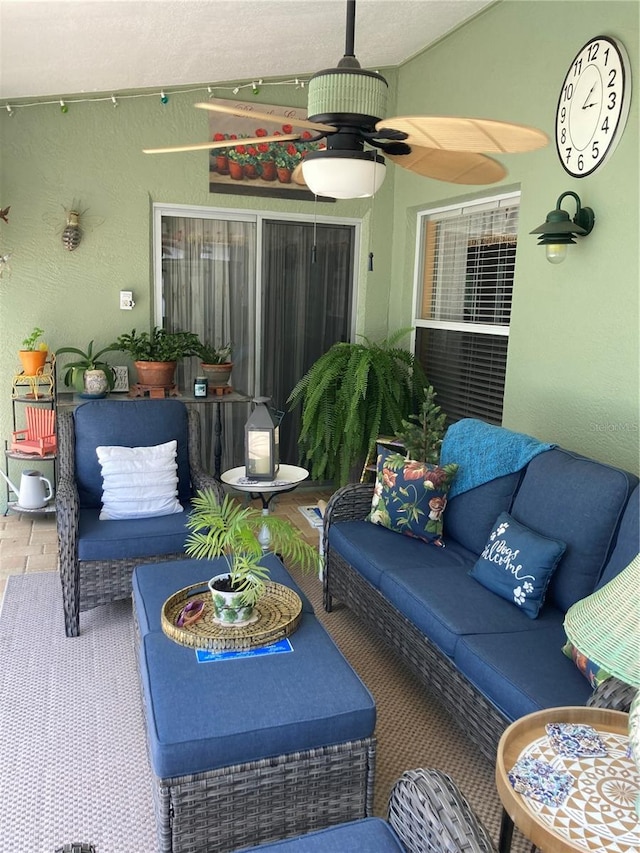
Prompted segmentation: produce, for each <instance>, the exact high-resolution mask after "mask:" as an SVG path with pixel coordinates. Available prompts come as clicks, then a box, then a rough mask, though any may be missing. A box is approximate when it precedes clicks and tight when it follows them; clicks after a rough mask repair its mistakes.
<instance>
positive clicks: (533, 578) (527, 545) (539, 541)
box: [469, 512, 567, 619]
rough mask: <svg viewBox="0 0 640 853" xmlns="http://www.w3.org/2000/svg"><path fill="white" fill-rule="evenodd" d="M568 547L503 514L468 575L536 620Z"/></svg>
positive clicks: (505, 513) (507, 514) (497, 520)
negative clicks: (554, 574) (553, 575)
mask: <svg viewBox="0 0 640 853" xmlns="http://www.w3.org/2000/svg"><path fill="white" fill-rule="evenodd" d="M566 547H567V546H566V543H565V542H561V541H560V540H559V539H551V538H549V537H548V536H542V535H541V534H540V533H536V532H535V530H531V529H530V528H528V527H525V525H524V524H520V522H519V521H516V520H515V519H514V518H512V517H511V516H510V515H509V513H507V512H502V513H500V515H499V516H498V518H497V519H496V522H495V524H494V525H493V529H492V531H491V533H490V534H489V538H488V539H487V544H486V545H485V546H484V549H483V551H482V554H481V555H480V557H479V558H478V561H477V562H476V564H475V565H474V567H473V568H472V569H471V571H470V572H469V574H470V575H471V577H472V578H475V580H477V581H478V582H479V583H481V584H482V585H483V586H484V587H486V588H487V589H489V590H491V592H494V593H496V595H499V596H501V597H502V598H505V599H506V600H507V601H510V602H511V603H512V604H514V605H515V606H516V607H519V608H520V609H521V610H522V611H523V613H525V614H526V615H527V616H528V617H529V618H530V619H535V618H536V616H537V615H538V613H539V612H540V608H541V607H542V604H543V602H544V597H545V594H546V591H547V587H548V586H549V581H550V580H551V576H552V574H553V572H554V571H555V569H556V567H557V565H558V563H559V561H560V558H561V557H562V555H563V554H564V551H565V548H566Z"/></svg>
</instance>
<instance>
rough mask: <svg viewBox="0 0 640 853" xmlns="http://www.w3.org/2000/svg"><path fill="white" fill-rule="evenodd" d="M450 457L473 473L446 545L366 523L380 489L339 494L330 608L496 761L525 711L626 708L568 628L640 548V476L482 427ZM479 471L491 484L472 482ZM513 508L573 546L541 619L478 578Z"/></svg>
mask: <svg viewBox="0 0 640 853" xmlns="http://www.w3.org/2000/svg"><path fill="white" fill-rule="evenodd" d="M382 453H384V451H382ZM445 461H448V462H453V461H456V462H458V463H459V466H460V467H459V470H458V473H457V474H456V477H455V478H454V480H453V485H452V487H451V492H450V498H449V502H448V504H447V506H446V509H445V511H444V535H443V538H442V540H441V545H440V546H438V545H437V544H434V543H433V542H425V541H422V540H420V539H418V538H415V537H414V536H410V535H405V534H403V533H399V532H396V531H395V530H391V529H387V528H386V527H384V526H381V525H379V524H373V523H371V522H370V521H369V520H366V519H367V516H368V514H369V513H370V511H371V501H372V496H373V494H374V484H371V483H359V484H355V485H348V486H345V487H343V488H341V489H339V490H338V491H337V492H336V493H335V494H334V495H333V496H332V498H331V500H330V502H329V504H328V506H327V510H326V513H325V520H324V534H323V547H324V552H325V566H324V603H325V609H326V610H327V611H330V610H331V609H332V605H333V603H334V602H335V601H337V602H341V603H342V604H344V605H346V606H347V607H349V608H350V609H351V610H352V611H353V612H354V613H355V614H357V616H358V617H360V618H361V619H362V620H363V622H365V623H366V624H368V625H369V626H371V627H372V628H373V629H374V630H375V631H376V632H377V633H378V634H380V635H381V636H382V637H383V639H384V640H385V641H386V642H387V643H388V644H389V645H390V646H391V647H392V648H393V649H394V650H395V651H396V652H397V653H398V654H399V655H400V656H401V658H402V660H403V661H404V662H405V663H406V664H407V665H408V666H409V668H410V669H411V670H412V671H413V672H414V673H415V674H417V676H418V677H419V678H420V679H421V680H422V682H423V683H424V685H425V686H426V687H427V688H428V689H429V690H430V691H432V692H433V693H435V695H436V696H437V697H438V698H439V699H440V701H441V702H442V703H443V705H444V706H445V707H446V709H447V710H448V711H449V712H450V713H451V714H452V716H453V717H454V718H455V720H456V721H457V722H458V723H459V725H460V726H461V727H462V728H463V730H464V731H465V732H466V733H467V734H468V735H469V736H470V738H471V739H472V740H473V741H474V742H475V743H476V744H477V745H478V746H479V748H480V749H481V751H482V752H483V754H484V755H486V756H487V757H488V758H489V759H490V760H492V761H493V760H495V754H496V748H497V744H498V741H499V739H500V735H501V734H502V732H503V731H504V729H505V728H506V726H507V725H508V724H509V723H510V722H511V721H513V720H515V719H517V718H519V717H521V716H523V715H525V714H528V713H531V712H533V711H537V710H540V709H542V708H547V707H555V706H563V705H584V704H587V703H589V704H591V703H594V702H595V703H597V704H607V702H609V703H610V704H611V707H616V706H617V707H619V708H620V709H622V710H626V708H625V707H624V705H625V704H626V703H627V702H628V701H630V698H629V690H625V686H623V685H621V684H620V682H616V679H608V680H605V681H604V682H603V683H602V684H600V686H599V687H598V688H597V689H596V693H595V694H594V691H593V688H592V686H591V684H590V683H589V681H588V680H587V679H586V678H585V677H584V675H583V674H582V672H580V671H579V670H578V668H577V667H576V666H575V665H574V663H573V661H572V660H571V659H569V658H568V657H567V656H566V655H565V654H563V653H562V647H563V645H564V643H565V633H564V628H563V621H564V617H565V613H566V611H567V610H568V608H569V607H570V606H571V605H572V604H574V603H575V602H576V601H578V600H580V599H582V598H584V597H585V596H587V595H589V594H590V593H591V592H593V591H594V590H595V589H596V588H599V587H600V586H602V585H603V584H604V583H606V582H607V581H609V580H611V578H612V577H614V576H615V575H616V574H617V573H618V572H620V571H621V570H622V569H624V568H625V567H626V566H627V565H628V564H629V563H630V562H631V561H632V560H633V559H634V557H635V556H636V555H637V554H638V552H639V550H640V545H639V539H640V534H639V514H640V509H639V502H638V495H639V487H638V478H637V477H636V476H635V475H633V474H630V473H628V472H626V471H623V470H621V469H618V468H614V467H611V466H608V465H605V464H602V463H600V462H596V461H594V460H591V459H587V458H585V457H583V456H580V455H578V454H575V453H572V452H570V451H568V450H563V449H561V448H559V447H555V446H552V445H543V444H541V443H540V442H537V441H536V439H533V438H531V437H530V436H524V435H521V434H518V433H513V432H511V431H509V430H506V429H503V428H501V427H493V426H490V425H488V424H484V423H483V422H480V421H474V420H473V419H466V420H465V421H461V422H459V423H458V424H455V425H454V426H452V427H451V428H450V429H449V431H448V432H447V436H446V437H445V442H444V444H443V448H442V456H441V464H444V462H445ZM379 466H380V459H379ZM478 467H479V468H482V469H483V471H482V474H481V476H480V477H478V478H477V479H479V480H484V482H481V483H480V484H479V485H473V482H474V476H473V473H474V469H476V468H478ZM509 468H513V469H514V470H511V471H510V472H509V473H505V471H506V470H508V469H509ZM492 473H498V476H494V477H492V476H491V474H492ZM458 478H460V481H461V482H460V485H459V488H458V490H457V491H456V489H455V483H456V481H457V480H458ZM467 486H470V487H469V488H467ZM378 488H379V487H378ZM504 512H506V513H508V514H509V518H510V519H512V520H515V521H516V522H517V523H519V524H521V525H525V526H526V528H528V530H529V531H532V532H534V536H535V535H542V536H543V537H546V538H550V539H551V540H559V541H561V543H564V545H565V546H566V547H565V548H564V550H563V551H562V553H561V556H560V558H559V560H557V562H556V566H555V570H553V572H552V574H551V577H550V581H548V586H547V588H546V596H545V595H544V594H543V603H542V606H541V609H540V611H539V613H538V615H537V617H535V618H530V617H529V616H527V615H526V614H525V613H524V612H523V611H522V610H521V608H520V607H519V606H517V604H515V603H514V601H510V600H508V599H507V598H505V597H501V596H500V595H498V594H496V592H494V591H492V590H490V589H488V588H486V587H485V586H484V585H482V583H480V582H478V580H477V579H476V578H475V577H473V576H471V575H470V574H469V572H470V570H471V569H472V568H473V567H474V565H475V564H476V562H477V561H478V560H479V557H480V555H481V554H482V553H483V551H484V553H485V555H486V554H487V546H488V545H490V540H489V537H490V535H491V534H492V532H493V533H494V534H495V532H496V526H495V525H496V521H497V519H498V516H500V514H501V513H504ZM503 518H504V516H503ZM514 526H516V525H514ZM488 540H489V542H488ZM442 546H444V547H442ZM629 606H634V602H629ZM635 606H637V601H636V602H635ZM603 693H604V694H607V693H609V694H610V696H611V698H610V699H607V698H603V695H602V694H603ZM616 703H617V704H616Z"/></svg>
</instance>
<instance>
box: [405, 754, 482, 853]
mask: <svg viewBox="0 0 640 853" xmlns="http://www.w3.org/2000/svg"><path fill="white" fill-rule="evenodd" d="M388 819H389V823H390V824H391V826H392V827H393V829H394V830H395V832H396V834H397V835H398V837H399V838H400V840H401V841H402V843H403V845H404V846H405V848H406V850H407V853H450V851H451V850H456V851H459V853H495V849H496V848H495V847H494V845H493V842H492V840H491V837H490V835H489V833H488V832H487V830H486V829H485V827H484V826H483V825H482V823H481V822H480V821H479V820H478V818H477V817H476V815H475V814H474V812H473V809H472V808H471V806H470V805H469V803H468V802H467V801H466V799H465V798H464V797H463V796H462V794H461V793H460V791H459V789H458V787H457V786H456V784H455V782H454V781H453V780H452V779H451V777H450V776H448V775H447V774H446V773H442V772H441V771H440V770H432V769H427V768H418V769H417V770H407V771H406V772H405V773H403V774H402V776H401V777H400V778H399V779H398V781H397V782H396V783H395V785H394V786H393V789H392V791H391V796H390V797H389V818H388Z"/></svg>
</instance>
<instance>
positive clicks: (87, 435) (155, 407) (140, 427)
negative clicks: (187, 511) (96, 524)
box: [73, 399, 192, 507]
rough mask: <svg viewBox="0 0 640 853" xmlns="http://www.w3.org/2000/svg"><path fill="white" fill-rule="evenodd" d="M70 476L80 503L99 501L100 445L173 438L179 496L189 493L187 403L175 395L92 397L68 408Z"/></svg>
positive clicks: (184, 498) (139, 443) (93, 504)
mask: <svg viewBox="0 0 640 853" xmlns="http://www.w3.org/2000/svg"><path fill="white" fill-rule="evenodd" d="M73 420H74V425H75V468H76V470H75V476H76V482H77V484H78V496H79V498H80V506H81V507H99V506H100V505H101V503H102V472H101V470H100V464H99V462H98V456H97V454H96V447H98V446H100V445H120V446H122V447H151V446H152V445H156V444H165V443H166V442H167V441H172V440H173V439H174V438H175V439H176V441H177V443H178V446H177V457H176V461H177V463H178V499H179V500H180V503H183V502H184V501H188V500H189V498H190V497H191V492H192V490H191V480H190V469H189V444H188V437H189V427H188V416H187V408H186V406H185V405H184V403H182V402H181V401H180V400H135V401H133V400H110V399H107V400H91V401H90V402H87V403H84V404H83V405H81V406H78V407H77V408H76V410H75V411H74V413H73Z"/></svg>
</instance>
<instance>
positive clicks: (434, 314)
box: [415, 196, 519, 424]
mask: <svg viewBox="0 0 640 853" xmlns="http://www.w3.org/2000/svg"><path fill="white" fill-rule="evenodd" d="M518 212H519V197H514V196H509V197H503V198H495V199H490V200H483V201H481V202H469V203H467V204H465V205H460V206H452V207H449V208H444V209H441V210H438V211H433V212H431V213H426V214H422V215H421V218H422V226H421V228H419V229H418V231H419V233H420V235H421V236H420V240H421V245H420V246H419V257H420V258H421V265H422V268H421V270H420V271H419V276H418V280H419V282H420V286H421V293H419V297H418V299H417V304H418V310H417V315H418V316H416V317H415V325H416V326H417V327H418V332H417V337H416V355H417V356H418V358H419V360H420V362H421V364H422V366H423V367H424V369H425V371H426V374H427V377H428V379H429V381H430V382H431V384H432V385H433V387H434V389H435V391H436V393H437V395H438V403H439V405H440V406H441V407H442V410H443V411H444V412H446V413H447V416H448V419H449V421H450V422H453V421H456V420H459V419H460V418H463V417H476V418H482V419H483V420H486V421H488V422H490V423H496V424H500V423H501V422H502V401H503V397H504V379H505V373H506V361H507V349H508V333H509V323H510V320H511V300H512V292H513V278H514V271H515V257H516V245H517V230H518Z"/></svg>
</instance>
